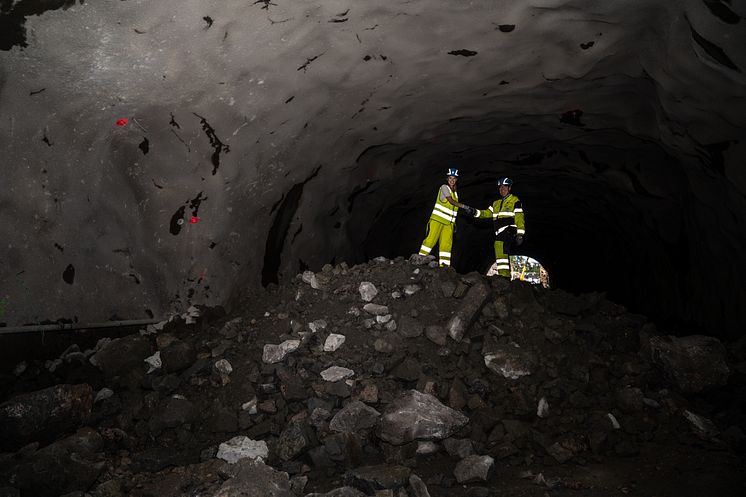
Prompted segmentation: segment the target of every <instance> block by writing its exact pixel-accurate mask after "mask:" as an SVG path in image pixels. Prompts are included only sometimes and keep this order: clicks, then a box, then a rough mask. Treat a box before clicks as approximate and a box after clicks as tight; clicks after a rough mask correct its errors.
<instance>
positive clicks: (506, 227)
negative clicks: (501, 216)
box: [495, 224, 515, 235]
mask: <svg viewBox="0 0 746 497" xmlns="http://www.w3.org/2000/svg"><path fill="white" fill-rule="evenodd" d="M511 227H513V228H515V224H509V225H507V226H503V227H502V228H500V229H499V230H497V231H495V234H496V235H499V234H500V233H502V232H503V231H505V230H506V229H508V228H511Z"/></svg>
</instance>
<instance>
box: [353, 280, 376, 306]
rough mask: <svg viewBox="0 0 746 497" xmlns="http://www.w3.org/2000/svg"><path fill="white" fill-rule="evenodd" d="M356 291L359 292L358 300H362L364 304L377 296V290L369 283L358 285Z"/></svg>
mask: <svg viewBox="0 0 746 497" xmlns="http://www.w3.org/2000/svg"><path fill="white" fill-rule="evenodd" d="M358 291H359V292H360V298H361V299H363V301H364V302H371V301H372V300H373V299H374V298H376V295H378V289H377V288H376V286H375V285H374V284H373V283H371V282H370V281H363V282H362V283H360V287H358Z"/></svg>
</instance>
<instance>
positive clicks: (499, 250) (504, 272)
mask: <svg viewBox="0 0 746 497" xmlns="http://www.w3.org/2000/svg"><path fill="white" fill-rule="evenodd" d="M495 264H496V269H497V273H498V274H499V275H500V276H506V277H508V278H510V259H509V258H508V254H506V253H505V242H499V241H495Z"/></svg>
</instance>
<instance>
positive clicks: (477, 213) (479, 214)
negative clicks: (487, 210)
mask: <svg viewBox="0 0 746 497" xmlns="http://www.w3.org/2000/svg"><path fill="white" fill-rule="evenodd" d="M481 215H482V211H480V210H479V209H477V211H476V212H475V213H474V217H479V216H481Z"/></svg>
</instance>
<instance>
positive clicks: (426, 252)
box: [420, 245, 433, 255]
mask: <svg viewBox="0 0 746 497" xmlns="http://www.w3.org/2000/svg"><path fill="white" fill-rule="evenodd" d="M432 249H433V248H432V247H426V246H425V245H423V246H421V247H420V252H425V255H427V254H429V253H430V251H431V250H432Z"/></svg>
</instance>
